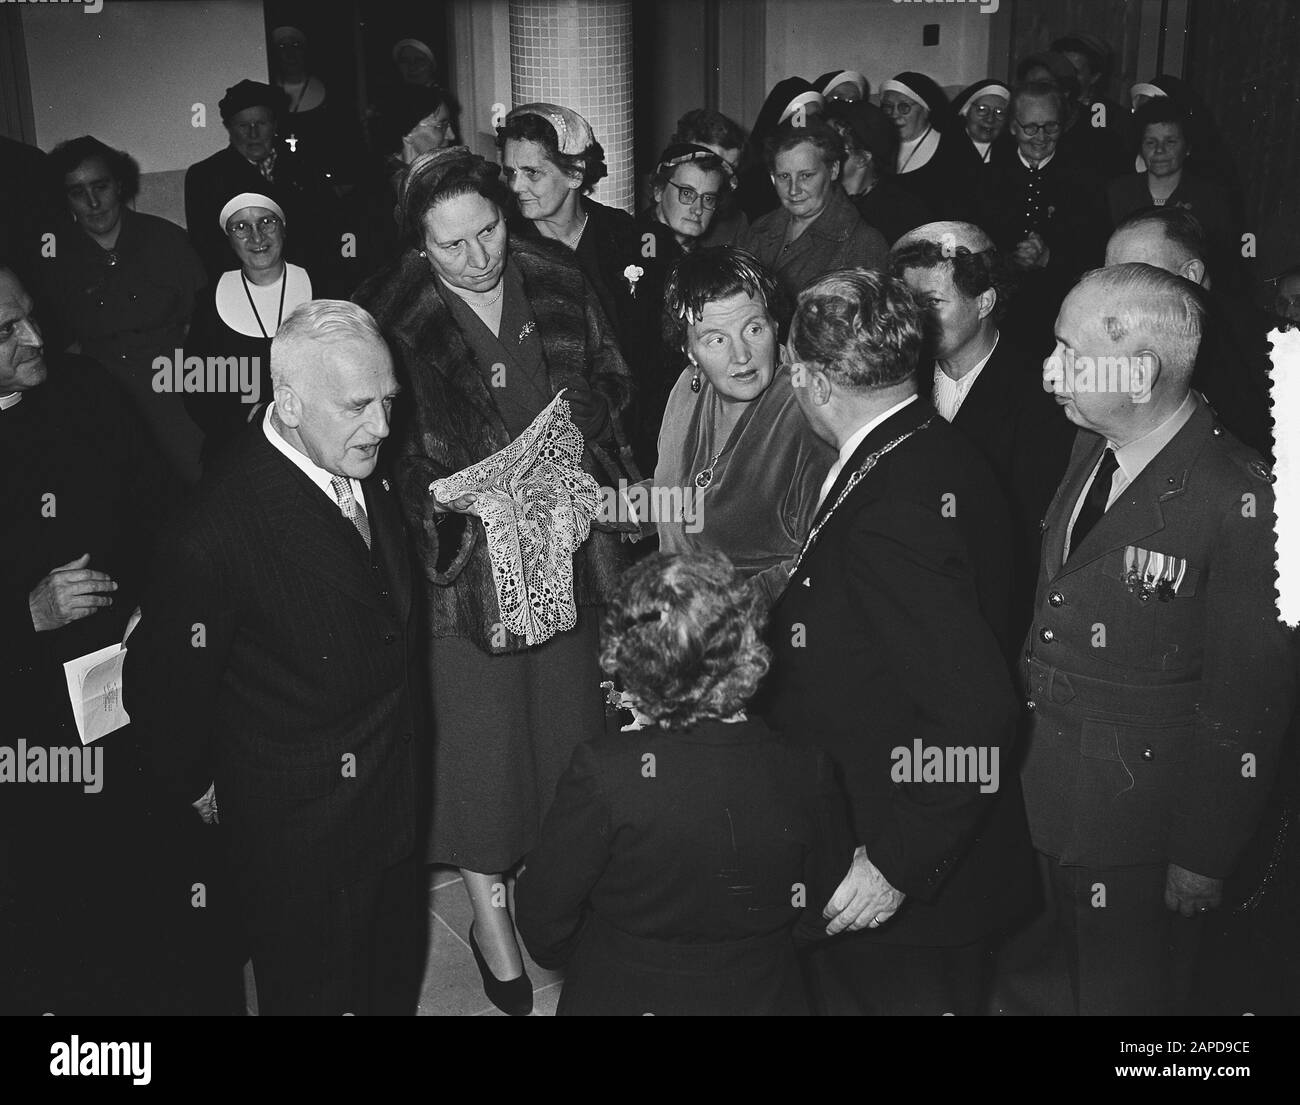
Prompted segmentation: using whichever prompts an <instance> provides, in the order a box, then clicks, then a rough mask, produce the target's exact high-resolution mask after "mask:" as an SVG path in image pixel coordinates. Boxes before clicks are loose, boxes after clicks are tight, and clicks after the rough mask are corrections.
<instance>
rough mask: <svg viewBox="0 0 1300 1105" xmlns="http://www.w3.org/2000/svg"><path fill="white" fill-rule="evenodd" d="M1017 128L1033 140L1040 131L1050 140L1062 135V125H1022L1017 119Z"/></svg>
mask: <svg viewBox="0 0 1300 1105" xmlns="http://www.w3.org/2000/svg"><path fill="white" fill-rule="evenodd" d="M1016 126H1018V127H1019V128H1020V129H1021V130H1022V131H1024V132H1025V135H1026V136H1027V137H1029V138H1033V137H1034V136H1035V135H1036V134H1037V133H1038V132H1039V131H1040V130H1041V131H1042V132H1043V133H1044V134H1045V135H1047V136H1048V137H1049V138H1055V137H1056V136H1057V135H1058V134H1060V133H1061V124H1060V123H1022V122H1021V121H1020V120H1019V119H1017V120H1016Z"/></svg>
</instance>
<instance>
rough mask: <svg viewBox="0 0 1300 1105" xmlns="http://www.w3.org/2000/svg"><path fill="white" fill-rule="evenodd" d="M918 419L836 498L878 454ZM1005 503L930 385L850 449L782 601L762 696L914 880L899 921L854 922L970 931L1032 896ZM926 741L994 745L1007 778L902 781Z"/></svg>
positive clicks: (977, 932)
mask: <svg viewBox="0 0 1300 1105" xmlns="http://www.w3.org/2000/svg"><path fill="white" fill-rule="evenodd" d="M927 420H928V422H927ZM908 433H911V436H910V437H907V438H906V440H905V441H903V442H902V443H901V444H900V445H898V446H896V447H895V448H894V449H893V450H892V451H890V452H887V453H884V454H883V455H882V456H881V457H880V459H879V461H878V462H877V463H876V465H875V466H874V467H873V468H872V469H871V471H870V472H869V473H867V475H866V476H865V477H863V478H862V479H861V480H860V482H858V483H857V485H856V486H855V487H853V489H852V490H850V491H848V493H847V495H846V496H845V497H844V499H843V501H842V502H841V501H839V498H840V495H841V493H842V492H843V491H844V490H845V489H846V488H847V487H848V484H849V481H850V479H851V478H852V474H853V473H854V472H855V471H856V470H857V469H858V468H859V467H860V466H861V465H862V464H863V462H864V461H865V460H866V459H867V457H869V456H870V455H872V453H874V452H876V451H877V450H880V449H882V448H883V447H884V446H886V445H887V444H889V443H890V442H892V441H894V440H896V439H897V438H899V437H902V436H903V435H906V434H908ZM1007 517H1008V515H1007V507H1006V505H1005V502H1004V501H1003V498H1002V495H1001V492H1000V491H999V490H998V486H997V483H996V481H995V479H994V477H993V474H992V472H991V471H990V470H989V466H988V462H987V461H985V460H984V459H983V458H982V457H981V456H980V455H979V453H978V451H977V450H976V448H975V446H974V445H972V444H971V443H970V442H969V441H968V440H967V439H966V437H965V436H964V435H963V434H962V433H960V432H959V431H958V430H956V429H954V428H953V427H952V426H949V425H948V424H947V423H946V422H944V420H943V419H942V418H940V417H939V416H938V415H937V414H936V413H935V410H934V408H933V407H932V406H930V404H929V403H928V402H926V401H925V400H923V399H917V400H916V401H915V402H913V403H911V404H910V405H908V406H906V407H904V408H903V409H902V410H900V411H898V412H896V413H895V414H893V415H891V416H890V417H889V418H887V419H885V420H884V421H883V422H882V423H881V424H880V425H878V426H876V427H875V428H874V429H873V430H872V431H871V432H870V433H868V434H867V435H866V437H865V438H864V439H863V441H862V443H861V444H860V445H859V447H858V448H857V449H856V450H855V451H854V454H853V456H852V457H851V458H849V461H848V463H847V464H845V466H844V468H843V470H842V471H841V472H840V474H839V476H838V477H837V478H836V481H835V483H834V485H833V486H832V487H831V490H830V492H829V494H828V495H827V497H826V500H825V502H824V503H823V504H822V508H821V510H820V512H819V514H818V516H817V518H816V519H815V520H814V523H813V526H814V529H815V530H818V532H817V534H816V537H815V539H814V540H813V541H812V543H811V545H809V546H807V547H806V550H805V552H804V554H803V557H802V559H801V561H800V562H799V565H798V567H797V568H796V570H795V571H794V573H793V574H792V575H791V578H790V582H789V584H788V586H787V587H786V590H785V593H784V594H783V595H782V596H781V598H780V600H779V601H778V602H777V604H776V606H775V607H774V608H773V611H772V615H771V619H770V623H769V632H768V641H769V644H770V645H771V647H772V650H773V663H772V669H771V672H770V674H769V676H768V680H767V683H766V685H765V687H764V690H763V693H762V697H761V701H760V704H759V708H760V709H761V710H762V711H763V713H764V716H765V718H766V720H767V721H768V723H769V724H771V725H772V726H773V727H775V728H778V729H781V730H783V731H784V732H785V733H786V735H787V736H789V737H790V738H791V739H793V740H797V741H800V742H804V743H809V744H814V745H816V746H818V747H820V748H822V749H823V750H824V751H826V752H827V753H828V754H829V755H830V757H831V760H832V761H833V762H834V763H835V765H836V768H837V770H838V773H839V777H840V780H841V783H842V785H843V786H844V789H845V792H846V793H847V794H848V797H849V803H850V811H851V815H852V819H853V829H854V833H855V840H856V842H857V843H859V844H862V845H865V847H866V852H867V856H868V858H870V860H871V861H872V862H873V863H874V864H875V865H876V866H877V867H878V868H879V869H880V871H881V873H882V874H883V875H884V876H885V878H886V879H887V880H888V881H889V883H890V885H891V886H893V887H895V888H896V889H898V890H900V891H903V892H904V893H905V894H906V895H907V900H906V901H905V902H904V903H903V906H902V908H901V909H900V910H899V911H898V913H897V915H896V916H895V917H894V918H892V919H891V920H890V921H889V923H888V924H886V925H882V926H881V927H880V928H879V929H876V930H864V931H863V932H862V933H860V934H859V935H858V936H857V937H855V939H862V940H867V941H872V942H878V943H890V944H902V945H912V946H930V947H946V946H958V945H963V944H969V943H971V942H973V941H975V940H978V939H980V938H982V937H984V936H987V935H989V934H991V933H993V932H995V931H997V930H998V929H999V928H1001V927H1002V926H1003V925H1004V924H1006V923H1007V922H1008V921H1009V920H1011V919H1012V918H1013V917H1015V916H1016V915H1017V914H1018V913H1019V912H1020V911H1021V910H1022V909H1023V908H1024V907H1025V906H1026V904H1027V899H1028V893H1029V882H1030V872H1031V869H1032V864H1031V862H1030V849H1029V838H1028V833H1027V831H1026V829H1025V821H1024V810H1023V807H1022V804H1021V801H1020V795H1019V786H1018V782H1017V779H1016V772H1015V770H1014V767H1013V763H1012V755H1013V745H1014V741H1015V715H1016V704H1015V695H1014V690H1013V685H1012V679H1011V673H1010V672H1009V671H1008V670H1007V665H1006V660H1005V655H1004V653H1003V651H1002V646H1001V645H1000V644H999V631H1000V630H1001V626H996V627H995V624H994V623H996V622H998V621H999V619H1001V618H1004V617H1005V612H1006V606H1007V590H1008V585H1009V579H1010V559H1011V535H1010V526H1009V523H1008V520H1007ZM818 527H820V529H818ZM918 740H919V741H920V742H921V743H922V746H923V747H924V748H929V747H939V748H946V747H960V748H985V749H988V750H990V753H989V754H991V750H992V749H994V748H996V749H997V750H998V756H999V780H998V787H997V790H996V791H991V792H988V793H981V792H980V789H979V786H978V784H977V783H975V782H973V781H967V782H931V781H926V780H924V779H922V778H919V777H917V775H914V776H913V777H912V778H911V779H903V780H897V781H896V780H895V779H894V777H893V776H894V769H895V766H896V764H897V762H898V761H897V760H896V759H895V756H894V753H895V750H897V749H900V748H901V749H904V750H906V751H907V752H909V753H910V752H912V751H913V749H914V742H915V741H918ZM918 774H919V767H918Z"/></svg>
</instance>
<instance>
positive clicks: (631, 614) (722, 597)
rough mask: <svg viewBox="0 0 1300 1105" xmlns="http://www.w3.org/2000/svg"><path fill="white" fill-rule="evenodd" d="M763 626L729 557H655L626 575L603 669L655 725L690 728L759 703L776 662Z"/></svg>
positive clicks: (613, 608) (608, 625)
mask: <svg viewBox="0 0 1300 1105" xmlns="http://www.w3.org/2000/svg"><path fill="white" fill-rule="evenodd" d="M762 626H763V613H762V607H761V604H760V603H759V601H758V600H757V598H756V596H755V594H754V593H753V592H752V591H751V590H750V588H749V587H748V586H747V585H746V583H745V581H744V580H743V579H742V578H741V577H740V575H739V574H738V573H737V572H736V570H735V568H733V567H732V565H731V561H730V560H728V559H727V558H726V557H725V556H724V555H723V554H722V553H718V552H713V553H680V554H676V555H673V554H668V553H652V554H651V555H650V556H648V557H646V558H645V559H644V560H642V561H641V562H640V563H638V564H635V565H633V566H632V567H631V568H629V569H628V570H627V571H626V572H625V573H624V574H623V578H622V580H621V581H620V586H619V590H618V594H617V596H616V597H615V598H614V600H613V602H612V603H610V607H609V611H608V613H607V614H606V616H605V626H604V631H603V634H602V639H603V641H604V646H603V648H602V650H601V654H600V666H601V667H602V668H603V669H604V670H605V671H606V672H607V673H609V674H611V675H617V676H618V678H619V680H620V681H621V682H622V685H623V689H624V690H625V691H627V692H628V693H629V694H631V695H632V697H633V698H634V699H635V700H636V703H637V709H638V710H640V711H641V713H643V714H645V715H646V716H647V717H649V718H650V719H651V720H652V721H654V722H656V723H657V724H658V725H660V726H662V727H663V728H665V729H687V728H689V727H690V726H692V725H694V724H696V723H697V722H700V721H704V720H706V719H709V718H717V719H721V718H728V717H731V716H732V715H733V714H735V713H736V712H737V711H739V710H741V709H743V708H744V706H745V704H746V703H747V702H748V701H749V700H750V699H751V698H752V697H753V695H754V692H755V691H756V690H757V689H758V684H759V680H761V679H762V678H763V676H764V675H765V674H766V673H767V668H768V664H769V663H770V662H771V653H770V652H769V650H768V648H767V646H766V645H765V644H763V639H762V635H761V632H762Z"/></svg>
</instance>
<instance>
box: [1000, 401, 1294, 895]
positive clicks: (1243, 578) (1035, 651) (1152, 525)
mask: <svg viewBox="0 0 1300 1105" xmlns="http://www.w3.org/2000/svg"><path fill="white" fill-rule="evenodd" d="M1105 444H1106V443H1105V441H1104V440H1103V439H1102V438H1101V437H1099V436H1097V435H1096V434H1092V433H1088V432H1081V433H1080V434H1079V435H1078V439H1077V441H1076V442H1075V446H1074V452H1073V454H1072V456H1071V458H1070V466H1069V469H1068V471H1067V472H1066V475H1065V479H1064V481H1063V482H1062V484H1061V488H1060V491H1059V492H1058V493H1057V495H1056V498H1055V499H1054V500H1053V502H1052V505H1051V508H1050V509H1049V510H1048V513H1047V518H1046V522H1045V526H1046V530H1045V534H1044V541H1043V566H1042V571H1041V574H1040V575H1039V579H1038V589H1037V593H1036V597H1035V613H1034V621H1033V624H1032V626H1031V628H1030V632H1029V636H1028V639H1027V640H1026V642H1025V659H1024V663H1023V666H1022V676H1023V680H1024V686H1025V690H1026V694H1027V696H1028V705H1029V706H1030V707H1031V709H1030V711H1029V716H1030V727H1029V739H1028V750H1027V755H1026V759H1025V766H1024V773H1023V778H1024V790H1025V803H1026V808H1027V810H1028V814H1029V824H1030V829H1031V832H1032V834H1033V839H1034V845H1035V847H1037V848H1038V849H1039V850H1041V851H1043V852H1047V853H1049V854H1050V855H1053V856H1057V857H1059V858H1060V859H1061V860H1062V861H1063V862H1066V863H1078V864H1085V865H1089V866H1121V865H1127V864H1139V863H1175V864H1178V865H1179V866H1181V867H1185V868H1187V869H1188V870H1190V871H1195V872H1197V873H1198V874H1201V875H1206V876H1211V877H1222V876H1225V875H1227V874H1228V873H1229V872H1230V871H1231V870H1232V868H1233V864H1234V863H1235V861H1236V857H1237V855H1238V853H1239V852H1240V850H1241V848H1242V847H1243V846H1244V844H1245V843H1246V840H1247V839H1248V838H1249V836H1250V834H1251V832H1252V830H1253V829H1254V826H1255V823H1256V821H1257V820H1258V818H1259V814H1260V811H1261V809H1262V808H1263V805H1264V801H1265V798H1266V797H1267V791H1268V787H1269V783H1270V780H1271V779H1272V778H1273V776H1274V771H1275V767H1274V765H1275V762H1276V757H1277V751H1278V746H1279V743H1280V741H1281V737H1282V734H1283V732H1284V730H1285V728H1286V725H1287V722H1288V720H1289V717H1290V711H1291V707H1292V703H1293V699H1294V692H1295V675H1294V668H1293V664H1292V662H1291V660H1290V659H1289V656H1288V651H1287V639H1286V634H1285V632H1284V631H1283V630H1282V629H1281V627H1280V625H1279V623H1278V621H1277V616H1276V612H1275V610H1274V606H1273V583H1272V580H1273V559H1274V555H1275V554H1274V544H1273V524H1274V523H1273V491H1272V487H1271V486H1270V481H1269V476H1268V470H1267V469H1266V468H1265V467H1264V466H1263V463H1262V462H1261V461H1260V460H1259V458H1258V456H1257V454H1255V453H1253V452H1252V451H1251V450H1249V449H1247V448H1246V447H1245V446H1243V445H1242V444H1241V443H1240V442H1238V441H1237V440H1236V439H1235V438H1233V437H1232V436H1231V435H1229V434H1228V433H1226V432H1224V431H1223V430H1222V428H1221V427H1219V426H1218V425H1217V424H1216V422H1215V420H1214V418H1213V416H1212V414H1211V412H1210V410H1209V409H1208V408H1207V407H1206V406H1205V404H1204V403H1203V402H1201V401H1199V400H1198V403H1197V408H1196V411H1195V413H1194V414H1193V415H1192V418H1191V420H1190V421H1189V422H1188V423H1187V424H1186V425H1185V426H1184V427H1183V428H1182V429H1181V430H1180V431H1179V432H1178V433H1177V435H1175V437H1174V438H1173V440H1172V441H1170V442H1169V444H1168V445H1166V446H1165V447H1164V449H1162V450H1161V451H1160V453H1159V454H1158V455H1157V456H1156V457H1155V459H1154V460H1152V461H1151V463H1150V464H1149V465H1148V466H1147V467H1146V468H1144V469H1143V470H1142V472H1141V474H1140V475H1139V476H1138V478H1137V479H1136V480H1134V481H1133V483H1132V484H1130V485H1129V486H1128V487H1127V488H1125V490H1124V491H1123V493H1122V494H1121V495H1120V497H1119V498H1118V499H1116V500H1115V502H1114V503H1113V504H1112V505H1111V507H1110V509H1109V510H1107V511H1106V513H1105V514H1104V515H1102V517H1101V518H1100V520H1099V521H1098V522H1097V523H1096V525H1095V526H1094V527H1093V529H1092V530H1091V532H1089V533H1088V534H1087V535H1086V536H1085V538H1084V539H1083V541H1081V542H1079V543H1078V546H1077V547H1076V548H1074V549H1071V551H1070V557H1069V559H1068V560H1066V561H1064V563H1062V550H1063V549H1064V547H1065V530H1066V526H1067V525H1068V524H1069V519H1070V515H1071V513H1072V512H1073V510H1074V505H1075V503H1076V502H1077V501H1078V498H1079V495H1080V493H1081V492H1082V489H1083V485H1084V483H1085V482H1086V481H1087V479H1088V476H1089V475H1090V473H1091V472H1092V470H1093V468H1094V466H1095V465H1096V464H1097V461H1098V460H1099V458H1100V456H1101V453H1102V451H1103V449H1104V448H1105ZM1156 554H1159V555H1156ZM1162 558H1163V563H1162ZM1130 570H1133V571H1134V572H1136V578H1134V579H1130V578H1129V572H1130ZM1148 575H1149V577H1150V578H1151V579H1153V580H1154V581H1157V582H1158V581H1159V580H1160V579H1161V578H1168V579H1169V580H1170V583H1169V584H1168V585H1166V586H1164V587H1163V588H1162V589H1161V591H1159V592H1156V593H1152V592H1151V589H1150V588H1145V589H1144V588H1143V586H1142V582H1141V581H1142V579H1143V578H1145V577H1147V576H1148ZM1179 576H1181V581H1178V577H1179ZM1174 582H1177V588H1176V590H1174V589H1173V586H1172V584H1173V583H1174ZM1144 592H1145V593H1146V595H1147V597H1146V598H1145V599H1144V598H1143V594H1144ZM1247 755H1249V756H1250V757H1251V760H1249V761H1246V762H1245V763H1244V762H1243V757H1246V756H1247Z"/></svg>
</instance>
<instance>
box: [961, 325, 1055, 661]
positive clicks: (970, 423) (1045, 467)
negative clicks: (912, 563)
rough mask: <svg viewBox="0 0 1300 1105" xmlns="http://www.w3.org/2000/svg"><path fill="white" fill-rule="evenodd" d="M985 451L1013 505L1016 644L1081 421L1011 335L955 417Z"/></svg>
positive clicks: (1002, 341) (1015, 646) (1026, 617)
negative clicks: (1047, 519) (1046, 519)
mask: <svg viewBox="0 0 1300 1105" xmlns="http://www.w3.org/2000/svg"><path fill="white" fill-rule="evenodd" d="M952 424H953V425H954V426H955V427H957V429H959V430H960V431H961V432H962V433H963V434H965V435H966V437H967V438H969V440H970V441H971V443H972V444H973V445H974V446H975V447H976V448H977V449H978V450H979V451H980V453H981V454H983V456H984V459H985V460H987V461H988V462H989V467H991V468H992V469H993V475H994V476H995V477H997V481H998V486H999V487H1000V488H1001V490H1002V493H1003V495H1005V496H1006V499H1007V504H1008V505H1009V506H1010V508H1011V525H1012V532H1013V535H1014V536H1013V540H1012V548H1011V555H1012V562H1011V626H1012V633H1011V637H1010V639H1009V645H1010V651H1011V652H1012V653H1014V652H1015V650H1017V649H1018V648H1019V645H1020V641H1021V639H1022V638H1023V636H1024V632H1025V629H1026V628H1027V626H1028V624H1029V618H1030V614H1031V612H1032V609H1033V599H1034V586H1035V584H1036V583H1037V581H1038V561H1039V548H1040V545H1041V543H1042V526H1041V523H1042V520H1043V515H1044V514H1045V513H1046V512H1047V506H1048V504H1049V503H1050V502H1051V501H1052V496H1053V495H1055V494H1056V488H1057V485H1058V484H1059V483H1060V482H1061V477H1062V476H1063V475H1064V474H1065V465H1066V462H1067V461H1068V460H1069V458H1070V447H1071V446H1072V445H1073V443H1074V432H1075V431H1074V426H1073V425H1072V424H1071V423H1070V421H1069V420H1068V419H1067V418H1066V417H1065V415H1064V414H1063V413H1062V412H1061V408H1060V406H1059V405H1058V404H1057V403H1056V402H1055V400H1053V398H1052V397H1051V396H1050V395H1049V394H1048V393H1047V392H1046V391H1044V390H1043V381H1042V376H1041V374H1040V372H1039V370H1038V364H1037V362H1036V361H1035V360H1034V358H1032V357H1031V356H1029V354H1027V353H1025V352H1024V350H1022V349H1021V348H1020V347H1019V346H1017V345H1015V344H1014V343H1013V342H1012V341H1010V340H1009V339H1008V338H1007V337H1006V336H1005V335H1001V336H999V338H998V344H997V346H996V348H995V349H994V350H993V354H992V356H990V357H989V359H988V362H987V363H986V364H985V365H984V367H983V369H981V370H980V374H979V377H978V378H977V379H976V380H975V383H974V384H972V385H971V389H970V391H969V392H968V393H967V395H966V398H965V399H964V400H963V401H962V404H961V406H960V407H958V408H957V414H956V416H955V417H954V418H953V420H952Z"/></svg>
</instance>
